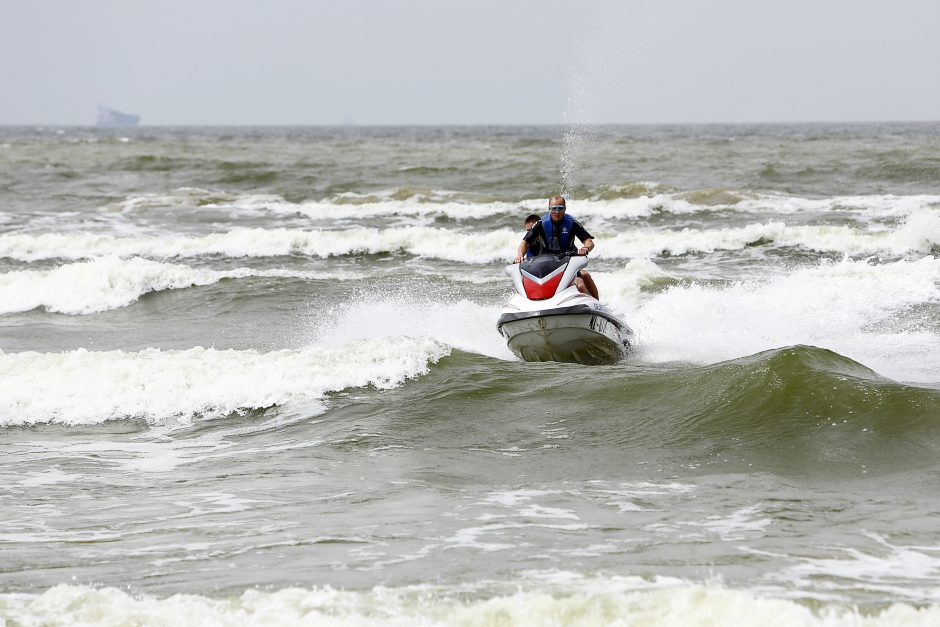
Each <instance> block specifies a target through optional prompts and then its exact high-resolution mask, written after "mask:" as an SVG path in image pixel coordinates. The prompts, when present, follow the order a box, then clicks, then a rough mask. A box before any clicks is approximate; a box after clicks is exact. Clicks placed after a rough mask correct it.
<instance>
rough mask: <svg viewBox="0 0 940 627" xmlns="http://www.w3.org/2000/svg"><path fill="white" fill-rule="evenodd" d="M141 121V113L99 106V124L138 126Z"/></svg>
mask: <svg viewBox="0 0 940 627" xmlns="http://www.w3.org/2000/svg"><path fill="white" fill-rule="evenodd" d="M139 122H140V116H139V115H134V114H133V113H121V112H120V111H115V110H114V109H109V108H108V107H98V126H137V124H138V123H139Z"/></svg>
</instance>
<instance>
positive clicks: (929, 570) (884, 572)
mask: <svg viewBox="0 0 940 627" xmlns="http://www.w3.org/2000/svg"><path fill="white" fill-rule="evenodd" d="M866 535H868V537H869V538H870V539H871V540H873V541H874V544H875V546H874V547H873V548H872V549H871V550H862V549H857V548H849V547H827V550H828V552H830V556H828V557H795V556H793V555H780V554H768V553H761V552H759V551H751V552H752V553H755V554H759V555H769V556H771V557H773V558H775V559H779V560H780V561H781V562H784V563H786V562H795V563H794V564H792V565H791V566H787V567H786V568H784V569H783V570H782V571H780V572H779V573H775V574H774V575H771V576H769V577H768V579H770V580H773V581H782V582H785V583H786V584H788V585H794V584H795V585H797V586H799V587H801V588H803V589H812V590H816V591H818V592H821V593H828V594H830V595H839V594H844V593H845V592H846V591H847V590H857V591H869V592H870V591H873V590H874V591H877V592H878V593H880V594H882V595H885V596H889V597H891V598H895V599H905V600H909V601H912V602H923V601H924V600H928V601H930V602H931V603H940V545H934V546H899V545H896V544H892V543H891V542H890V541H889V540H888V539H887V538H884V537H882V536H879V535H877V534H873V533H870V534H866ZM915 582H916V583H915Z"/></svg>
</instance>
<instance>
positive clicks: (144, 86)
mask: <svg viewBox="0 0 940 627" xmlns="http://www.w3.org/2000/svg"><path fill="white" fill-rule="evenodd" d="M938 62H940V0H890V1H888V0H854V1H852V0H660V1H659V2H655V1H653V0H621V1H620V2H616V1H614V0H578V1H572V2H561V1H556V0H473V1H463V0H460V1H453V2H448V1H446V0H398V1H394V0H386V1H382V0H330V1H327V0H308V1H301V0H257V1H250V0H147V1H143V0H74V1H68V0H0V124H90V123H93V122H94V118H95V114H96V107H97V105H98V104H99V103H100V104H105V105H109V106H112V107H114V108H117V109H120V110H125V111H129V112H133V113H138V114H139V115H140V116H141V117H142V123H143V124H340V123H343V122H347V121H354V122H355V123H357V124H489V123H495V124H501V123H503V124H545V123H549V124H559V123H569V124H570V123H574V122H618V123H649V122H767V121H815V120H820V121H854V120H940V70H938V67H937V65H938Z"/></svg>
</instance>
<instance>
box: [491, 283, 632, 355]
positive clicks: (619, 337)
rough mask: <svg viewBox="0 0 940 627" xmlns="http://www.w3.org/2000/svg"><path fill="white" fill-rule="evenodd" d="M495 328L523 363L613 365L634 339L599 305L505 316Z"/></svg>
mask: <svg viewBox="0 0 940 627" xmlns="http://www.w3.org/2000/svg"><path fill="white" fill-rule="evenodd" d="M592 300H593V299H592ZM595 302H596V301H595ZM496 326H497V328H498V329H499V332H500V333H502V334H503V336H504V337H505V338H506V341H507V344H508V346H509V350H511V351H512V352H513V353H514V354H515V355H516V356H517V357H519V358H520V359H522V360H524V361H562V362H571V363H579V364H587V365H601V364H613V363H616V362H618V361H620V360H621V359H623V356H624V354H625V352H626V350H627V349H628V348H629V347H630V340H631V338H632V336H633V332H632V331H631V330H630V328H629V327H628V326H626V324H624V323H623V322H622V321H621V320H620V319H619V318H617V317H616V316H614V315H613V314H611V313H610V312H609V311H607V310H606V309H605V308H604V307H603V306H601V305H599V304H595V305H594V306H589V305H575V306H571V307H559V308H554V309H546V310H539V311H530V312H519V313H504V314H503V315H502V316H500V318H499V320H498V321H497V324H496Z"/></svg>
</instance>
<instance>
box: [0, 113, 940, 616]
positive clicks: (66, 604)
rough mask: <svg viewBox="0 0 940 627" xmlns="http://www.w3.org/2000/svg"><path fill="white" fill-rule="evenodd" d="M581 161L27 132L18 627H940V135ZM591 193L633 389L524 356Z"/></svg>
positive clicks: (461, 133) (513, 143) (610, 131)
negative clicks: (553, 256) (527, 305)
mask: <svg viewBox="0 0 940 627" xmlns="http://www.w3.org/2000/svg"><path fill="white" fill-rule="evenodd" d="M572 146H574V143H572V139H571V137H570V129H566V128H562V127H434V128H431V127H426V128H425V127H401V128H358V127H336V128H134V129H91V128H33V127H30V128H3V129H0V523H2V524H0V623H3V624H8V625H39V624H61V625H79V624H115V625H118V624H136V625H151V624H152V625H162V624H173V625H178V624H193V625H203V624H219V625H241V624H318V625H320V624H324V625H436V624H442V625H452V624H466V625H517V624H518V625H553V624H554V625H566V624H579V625H582V624H588V625H592V624H596V625H677V624H681V625H714V624H734V625H761V626H766V625H892V626H893V625H937V624H940V533H938V531H937V530H938V525H937V522H936V521H937V520H938V519H940V518H938V514H940V496H938V494H940V490H938V488H940V474H938V471H940V462H938V452H940V125H937V124H927V123H921V124H913V123H912V124H845V125H838V124H812V125H809V124H808V125H766V126H637V127H629V126H618V127H595V128H592V129H590V133H589V134H587V135H584V136H580V138H579V141H578V142H577V146H576V147H577V151H576V154H575V152H573V151H572ZM575 158H576V159H577V164H572V159H575ZM575 166H576V168H575ZM575 169H576V172H577V176H576V177H574V176H572V175H571V172H573V171H574V170H575ZM563 187H564V189H565V191H566V192H567V194H568V199H569V202H568V206H569V213H570V214H571V215H573V216H574V217H575V218H577V219H578V220H580V221H581V222H582V224H584V226H585V227H586V228H587V229H588V231H590V233H591V234H592V235H593V236H594V238H595V241H596V244H597V246H596V250H595V251H594V253H593V254H592V255H591V258H590V264H591V265H590V270H591V272H592V275H593V276H594V277H595V281H596V283H597V285H598V287H599V289H600V294H601V300H602V301H603V302H604V303H605V304H607V305H608V306H610V307H611V308H612V309H614V310H615V311H617V312H618V313H619V314H621V315H623V316H624V317H625V318H626V319H627V321H628V322H629V324H630V325H631V326H632V327H633V329H634V330H635V332H636V337H637V343H636V346H635V348H634V350H633V351H632V352H631V353H629V354H628V355H626V356H625V358H624V359H623V361H622V362H620V363H618V364H615V365H613V366H602V367H584V366H578V365H569V364H555V363H546V364H527V363H523V362H520V361H518V360H516V359H515V358H514V357H513V356H512V354H511V353H510V352H509V351H508V349H507V348H506V345H505V342H504V339H503V338H502V337H501V336H500V335H499V334H498V333H497V331H496V328H495V323H496V318H497V317H498V312H499V309H500V307H501V304H502V303H503V302H504V301H505V300H506V299H507V298H508V297H509V295H510V292H511V286H510V285H509V282H508V280H507V279H506V277H505V276H504V275H503V272H502V269H503V266H504V265H506V264H507V263H509V262H510V261H511V259H512V258H513V257H514V254H515V248H516V247H517V245H518V242H519V240H520V238H521V236H522V234H523V227H522V220H523V218H524V217H525V216H526V215H527V214H529V213H532V212H535V213H542V212H543V211H544V210H545V208H546V206H547V199H548V198H549V197H550V196H551V195H553V194H556V193H559V192H560V191H562V189H563Z"/></svg>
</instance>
